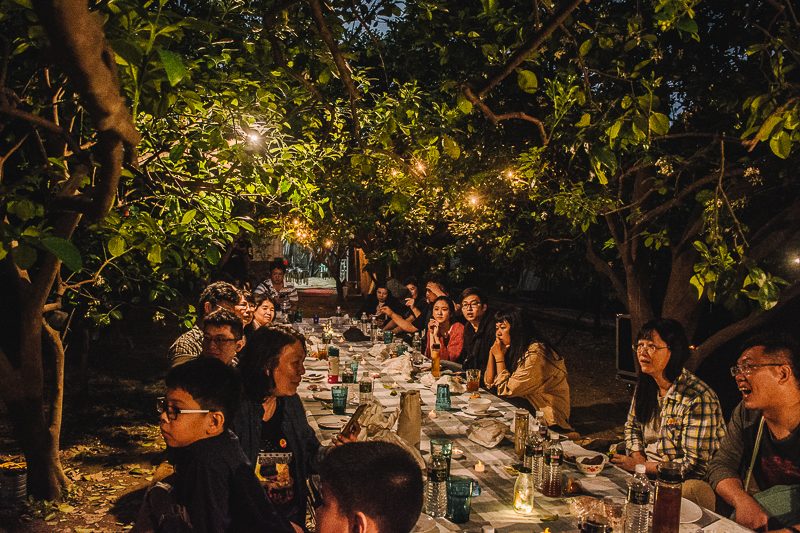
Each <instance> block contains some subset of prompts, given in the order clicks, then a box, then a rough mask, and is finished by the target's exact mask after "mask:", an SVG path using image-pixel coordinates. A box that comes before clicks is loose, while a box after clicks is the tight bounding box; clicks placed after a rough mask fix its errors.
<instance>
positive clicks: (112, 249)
mask: <svg viewBox="0 0 800 533" xmlns="http://www.w3.org/2000/svg"><path fill="white" fill-rule="evenodd" d="M108 253H110V254H111V255H112V256H113V257H119V256H121V255H122V254H124V253H125V239H123V238H122V237H120V236H119V235H115V236H114V237H111V238H110V239H109V240H108Z"/></svg>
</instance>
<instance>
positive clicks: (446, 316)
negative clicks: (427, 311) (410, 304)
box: [433, 301, 450, 324]
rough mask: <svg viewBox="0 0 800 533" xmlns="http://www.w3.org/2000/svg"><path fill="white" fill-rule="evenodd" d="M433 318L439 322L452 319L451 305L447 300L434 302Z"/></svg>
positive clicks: (442, 322)
mask: <svg viewBox="0 0 800 533" xmlns="http://www.w3.org/2000/svg"><path fill="white" fill-rule="evenodd" d="M433 318H434V320H436V321H437V322H438V323H439V324H444V323H446V322H449V321H450V306H449V305H447V302H442V301H439V302H436V303H435V304H433Z"/></svg>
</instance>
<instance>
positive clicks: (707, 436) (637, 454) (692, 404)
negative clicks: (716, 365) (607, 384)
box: [611, 318, 725, 479]
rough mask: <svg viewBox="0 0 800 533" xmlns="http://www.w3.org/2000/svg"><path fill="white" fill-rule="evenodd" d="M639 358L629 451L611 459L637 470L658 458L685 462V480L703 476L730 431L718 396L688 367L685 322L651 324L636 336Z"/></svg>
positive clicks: (628, 426) (651, 467)
mask: <svg viewBox="0 0 800 533" xmlns="http://www.w3.org/2000/svg"><path fill="white" fill-rule="evenodd" d="M636 339H637V340H636V356H637V358H638V359H639V370H638V372H637V374H638V379H637V382H636V391H635V392H634V395H633V402H632V403H631V408H630V411H629V413H628V421H627V422H626V423H625V450H626V452H627V453H628V455H620V454H618V455H615V456H614V457H613V458H612V459H611V460H612V462H613V463H615V464H616V465H617V466H619V467H621V468H624V469H625V470H630V471H633V470H634V469H635V468H636V465H637V464H644V465H645V466H646V467H647V473H648V474H656V465H657V464H658V462H659V461H676V462H679V463H683V475H684V479H691V478H697V479H699V478H702V477H703V476H704V475H705V473H706V470H707V469H708V463H709V461H710V460H711V456H713V455H714V452H716V450H717V449H718V448H719V443H720V440H721V439H722V437H723V436H724V435H725V421H724V420H723V417H722V409H721V408H720V406H719V400H718V399H717V395H716V394H715V393H714V391H713V390H711V389H710V388H709V386H708V385H706V384H705V383H703V382H702V381H700V380H699V379H697V377H696V376H695V375H694V374H692V373H691V372H689V371H688V370H686V369H685V368H684V367H683V365H684V364H685V363H686V360H687V359H688V358H689V342H688V341H687V339H686V333H684V331H683V326H681V324H680V323H679V322H678V321H677V320H672V319H667V318H656V319H653V320H651V321H649V322H647V323H646V324H645V325H644V326H642V329H641V330H640V331H639V334H638V335H637V337H636Z"/></svg>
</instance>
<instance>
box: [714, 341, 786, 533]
mask: <svg viewBox="0 0 800 533" xmlns="http://www.w3.org/2000/svg"><path fill="white" fill-rule="evenodd" d="M799 358H800V353H798V344H797V341H796V340H795V339H793V338H792V337H790V336H787V335H783V334H766V335H761V336H757V337H754V338H752V339H750V340H749V341H747V342H746V343H745V345H744V349H743V350H742V355H741V356H740V357H739V360H738V361H737V364H736V366H734V367H733V368H732V369H731V373H732V374H733V376H734V379H736V384H737V386H738V388H739V391H741V393H742V402H741V403H740V404H739V405H738V406H737V407H736V409H734V411H733V414H732V415H731V420H730V422H729V423H728V432H727V435H726V436H725V438H724V439H723V440H722V443H721V444H720V449H719V451H718V452H717V454H716V455H715V456H714V458H713V459H712V460H711V464H710V466H709V473H708V479H709V482H710V484H711V487H713V488H714V490H715V491H716V494H717V495H718V496H719V497H721V498H722V499H723V500H724V501H725V502H727V503H728V504H729V505H731V506H732V507H733V508H734V509H735V510H736V522H737V523H739V524H741V525H743V526H745V527H748V528H750V529H753V530H756V531H763V530H765V529H769V530H770V531H772V530H773V529H778V528H784V529H781V531H785V532H789V531H794V532H796V533H797V532H798V531H800V511H798V508H797V505H796V503H797V501H800V381H798V376H800V360H799ZM759 491H760V492H759ZM775 502H779V503H780V504H785V506H783V507H784V508H785V509H784V510H789V511H788V512H783V511H782V510H781V509H780V507H781V505H777V506H773V505H771V503H775ZM792 502H793V503H794V504H793V505H790V504H791V503H792ZM717 510H718V511H719V510H720V509H717Z"/></svg>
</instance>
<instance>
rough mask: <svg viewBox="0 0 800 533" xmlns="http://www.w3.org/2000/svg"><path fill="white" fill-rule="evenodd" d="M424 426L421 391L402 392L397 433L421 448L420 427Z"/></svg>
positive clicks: (412, 444)
mask: <svg viewBox="0 0 800 533" xmlns="http://www.w3.org/2000/svg"><path fill="white" fill-rule="evenodd" d="M421 426H422V407H421V405H420V399H419V391H418V390H410V391H403V392H401V393H400V418H399V420H398V421H397V435H398V436H399V437H401V438H402V439H403V440H405V441H406V442H407V443H409V444H410V445H411V446H414V447H415V448H416V449H418V450H419V441H420V428H421Z"/></svg>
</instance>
